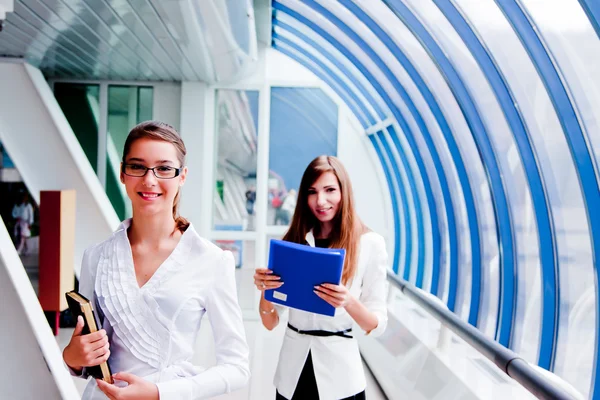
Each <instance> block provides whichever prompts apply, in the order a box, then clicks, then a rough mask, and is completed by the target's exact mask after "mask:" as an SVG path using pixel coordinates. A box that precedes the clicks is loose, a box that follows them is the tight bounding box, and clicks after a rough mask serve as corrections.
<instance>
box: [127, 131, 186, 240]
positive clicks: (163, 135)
mask: <svg viewBox="0 0 600 400" xmlns="http://www.w3.org/2000/svg"><path fill="white" fill-rule="evenodd" d="M139 139H151V140H160V141H163V142H169V143H171V144H172V145H173V146H175V149H176V150H177V160H178V161H179V164H180V167H183V166H184V165H185V155H186V153H187V151H186V149H185V144H184V143H183V140H182V139H181V136H179V133H177V131H176V130H175V128H173V127H172V126H171V125H169V124H165V123H164V122H160V121H146V122H142V123H140V124H138V125H136V126H134V127H133V129H132V130H131V131H130V132H129V135H128V136H127V140H125V146H124V148H123V160H122V161H123V163H125V159H126V158H127V155H128V154H129V151H130V150H131V145H132V144H133V143H134V142H135V141H136V140H139ZM178 208H179V190H178V191H177V194H176V195H175V200H174V201H173V219H175V224H176V226H177V229H179V230H180V231H181V232H185V230H186V229H187V228H188V226H190V223H189V222H188V221H187V220H186V219H185V218H183V217H181V216H180V215H179V212H178Z"/></svg>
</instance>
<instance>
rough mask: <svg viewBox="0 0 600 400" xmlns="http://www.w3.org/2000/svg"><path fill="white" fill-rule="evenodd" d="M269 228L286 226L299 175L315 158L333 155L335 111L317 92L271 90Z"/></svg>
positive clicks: (334, 106) (335, 137)
mask: <svg viewBox="0 0 600 400" xmlns="http://www.w3.org/2000/svg"><path fill="white" fill-rule="evenodd" d="M270 118H271V129H270V139H269V184H268V190H269V191H268V214H267V223H268V224H269V225H289V223H290V221H291V218H292V215H293V213H294V209H295V208H296V198H297V192H298V188H299V186H300V180H301V179H302V174H303V173H304V170H305V169H306V167H307V166H308V164H309V163H310V162H311V161H312V160H313V159H314V158H316V157H317V156H320V155H323V154H327V155H331V156H336V155H337V138H338V133H337V131H338V109H337V105H336V104H335V103H334V102H333V101H332V100H331V99H330V98H329V97H328V96H327V95H326V94H325V93H323V91H322V90H321V89H313V88H283V87H274V88H272V89H271V117H270Z"/></svg>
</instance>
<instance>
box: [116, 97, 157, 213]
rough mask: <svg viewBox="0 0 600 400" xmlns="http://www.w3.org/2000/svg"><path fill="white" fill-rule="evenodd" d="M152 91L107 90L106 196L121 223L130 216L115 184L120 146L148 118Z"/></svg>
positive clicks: (119, 186) (124, 197)
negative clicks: (131, 131)
mask: <svg viewBox="0 0 600 400" xmlns="http://www.w3.org/2000/svg"><path fill="white" fill-rule="evenodd" d="M152 97H153V88H151V87H138V86H109V87H108V130H107V138H106V194H107V195H108V198H109V199H110V201H111V203H112V205H113V207H114V208H115V211H116V212H117V215H118V216H119V218H120V219H121V220H123V219H125V218H128V217H130V216H131V210H130V204H129V201H127V193H126V192H125V187H124V186H123V185H122V184H121V182H120V181H119V167H120V164H121V158H122V157H123V146H124V145H125V139H127V135H128V134H129V131H130V130H131V128H133V127H134V126H135V125H137V124H139V123H140V122H142V121H147V120H149V119H152Z"/></svg>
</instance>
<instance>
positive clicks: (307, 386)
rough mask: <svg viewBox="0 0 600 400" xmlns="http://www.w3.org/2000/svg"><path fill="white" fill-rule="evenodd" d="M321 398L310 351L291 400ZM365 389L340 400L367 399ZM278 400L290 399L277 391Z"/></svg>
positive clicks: (315, 399) (317, 399)
mask: <svg viewBox="0 0 600 400" xmlns="http://www.w3.org/2000/svg"><path fill="white" fill-rule="evenodd" d="M308 399H310V400H313V399H314V400H319V390H318V389H317V380H316V379H315V370H314V368H313V363H312V355H311V353H310V351H309V352H308V357H307V358H306V362H305V363H304V367H303V368H302V372H301V373H300V379H298V384H297V385H296V390H295V391H294V395H293V396H292V398H291V399H289V400H308ZM365 399H366V397H365V391H364V390H363V391H362V392H360V393H357V394H355V395H354V396H350V397H345V398H343V399H340V400H365ZM276 400H288V399H286V398H285V397H283V396H282V395H281V394H279V392H277V396H276Z"/></svg>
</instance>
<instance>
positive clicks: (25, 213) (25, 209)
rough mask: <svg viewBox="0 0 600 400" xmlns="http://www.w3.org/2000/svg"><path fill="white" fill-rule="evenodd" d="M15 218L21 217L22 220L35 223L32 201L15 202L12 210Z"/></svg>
mask: <svg viewBox="0 0 600 400" xmlns="http://www.w3.org/2000/svg"><path fill="white" fill-rule="evenodd" d="M12 216H13V218H15V219H16V218H20V219H21V221H24V222H27V223H28V224H29V225H32V224H33V206H32V205H31V204H30V203H24V204H19V205H17V204H15V206H14V207H13V210H12Z"/></svg>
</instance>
